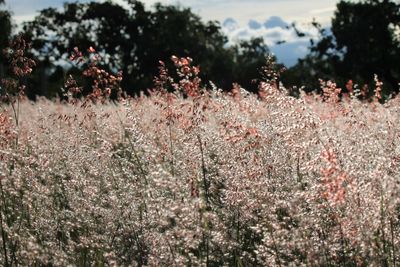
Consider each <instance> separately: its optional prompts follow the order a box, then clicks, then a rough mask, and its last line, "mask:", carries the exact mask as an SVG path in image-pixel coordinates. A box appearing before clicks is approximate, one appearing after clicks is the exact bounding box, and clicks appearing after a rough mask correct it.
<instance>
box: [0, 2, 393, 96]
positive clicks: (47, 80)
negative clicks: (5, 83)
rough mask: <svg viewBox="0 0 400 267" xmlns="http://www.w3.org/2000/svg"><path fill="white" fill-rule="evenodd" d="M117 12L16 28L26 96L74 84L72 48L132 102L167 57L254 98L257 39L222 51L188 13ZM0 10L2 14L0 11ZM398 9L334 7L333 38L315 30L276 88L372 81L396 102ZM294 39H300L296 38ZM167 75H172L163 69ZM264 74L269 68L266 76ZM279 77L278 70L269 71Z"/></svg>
mask: <svg viewBox="0 0 400 267" xmlns="http://www.w3.org/2000/svg"><path fill="white" fill-rule="evenodd" d="M125 2H126V4H127V5H126V6H124V7H122V6H120V5H118V4H115V3H112V2H110V1H106V2H102V3H99V2H87V3H65V4H64V8H63V9H62V10H58V9H55V8H47V9H43V10H41V11H39V13H38V14H37V15H36V17H35V18H34V19H33V20H31V21H28V22H25V23H24V24H23V25H22V34H23V36H24V38H25V39H26V40H27V41H28V42H30V43H31V47H30V50H29V53H30V54H31V55H32V56H33V57H34V58H35V61H36V67H35V71H34V72H33V73H32V75H31V76H30V78H27V81H26V83H28V86H27V94H28V96H29V97H30V98H34V97H35V96H36V95H41V96H46V97H50V98H51V97H56V96H59V95H60V94H61V91H62V88H63V86H64V83H65V81H66V79H67V77H68V75H69V74H74V75H78V76H79V73H81V72H82V69H81V66H79V65H74V64H71V62H70V61H69V56H70V54H71V52H73V51H74V48H75V47H79V48H80V49H85V48H89V47H94V48H96V50H97V52H98V53H99V54H100V55H101V56H102V61H101V64H102V66H101V67H102V68H104V69H106V70H107V71H110V72H118V71H122V73H123V79H122V81H121V86H122V88H123V89H124V90H125V91H126V92H127V93H128V94H130V95H135V94H138V93H139V92H141V91H145V90H146V89H148V88H151V87H152V84H153V78H154V76H155V75H156V74H157V70H158V66H159V61H160V60H161V61H163V62H166V63H167V66H168V64H169V62H170V60H169V58H170V57H171V56H172V55H177V56H183V57H191V58H193V61H194V62H195V64H198V65H200V68H201V73H202V74H201V75H202V76H201V78H203V79H204V80H207V81H208V80H210V81H213V82H214V83H215V84H216V85H217V86H218V87H221V88H223V89H225V90H229V89H231V88H232V83H234V82H237V83H239V84H240V85H241V86H242V87H244V88H246V89H247V90H249V91H252V92H256V91H257V79H259V78H260V77H261V76H260V72H262V70H263V66H265V64H266V58H267V57H268V56H269V55H270V50H269V48H268V46H267V45H266V44H265V42H264V40H263V39H262V38H254V39H252V40H250V41H241V42H239V43H238V44H236V45H231V46H228V38H227V36H225V35H224V34H223V32H222V30H221V26H220V24H219V23H218V22H215V21H208V22H203V21H202V20H201V18H200V17H199V16H197V15H196V14H194V13H193V12H192V11H191V10H190V9H189V8H184V7H179V6H173V5H162V4H156V5H155V6H154V8H153V9H151V10H148V9H146V8H145V5H144V3H142V2H140V1H137V0H125ZM4 3H5V1H4V0H0V5H1V4H4ZM399 21H400V5H399V4H398V3H396V2H395V1H390V0H365V1H359V2H354V1H352V2H350V1H340V2H339V3H338V4H337V7H336V11H335V13H334V17H333V19H332V27H331V31H327V30H326V29H324V28H322V27H321V25H319V24H318V23H317V22H315V21H314V22H312V24H313V25H314V27H316V28H317V29H318V30H319V33H320V39H319V40H317V41H313V40H310V52H309V54H308V55H307V56H306V57H305V58H302V59H299V61H298V63H297V64H296V65H294V66H293V67H291V68H287V69H286V70H285V71H284V72H282V73H280V72H279V73H280V76H281V77H279V80H280V81H281V82H282V83H283V85H284V86H285V87H287V88H288V89H291V88H292V89H293V90H292V91H293V92H294V94H295V93H296V87H297V88H299V87H303V89H304V90H306V91H313V90H319V82H318V79H325V80H327V79H330V80H334V81H336V83H337V84H338V85H339V86H340V87H342V88H344V90H346V86H345V85H346V84H347V83H348V82H349V80H352V82H353V83H354V84H358V85H359V86H360V88H361V89H362V90H364V91H366V95H368V94H370V93H371V92H372V89H373V88H372V82H373V77H374V74H377V75H378V77H379V78H380V80H382V81H383V82H384V94H385V95H386V96H388V95H389V94H396V93H398V91H399V86H398V81H400V65H399V64H398V63H397V62H399V59H400V58H399V57H400V47H399V40H400V25H399ZM13 27H14V26H13V24H12V14H10V12H9V11H7V10H4V9H2V10H0V28H1V29H2V34H1V35H0V48H1V49H2V50H3V49H5V48H6V47H7V46H8V43H9V42H10V40H11V38H12V32H13ZM299 35H300V36H301V35H302V33H300V32H299ZM8 66H9V62H8V60H7V58H6V57H5V56H4V55H3V54H2V53H1V55H0V78H4V77H5V76H7V72H8V71H9V70H8ZM169 66H170V67H171V66H172V63H171V65H169ZM267 67H270V66H267ZM273 67H274V68H276V69H279V70H280V69H282V67H283V66H279V65H274V66H273ZM80 82H82V84H89V82H88V81H86V80H85V78H84V77H82V78H81V80H80Z"/></svg>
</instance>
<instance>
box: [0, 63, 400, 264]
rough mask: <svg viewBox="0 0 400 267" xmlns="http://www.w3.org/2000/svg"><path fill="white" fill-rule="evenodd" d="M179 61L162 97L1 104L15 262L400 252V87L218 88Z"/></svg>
mask: <svg viewBox="0 0 400 267" xmlns="http://www.w3.org/2000/svg"><path fill="white" fill-rule="evenodd" d="M172 60H173V61H174V63H175V65H176V67H177V68H178V74H177V75H178V77H179V80H178V81H173V80H172V78H171V77H170V76H169V74H168V72H167V70H166V69H165V68H164V66H163V63H162V65H161V67H160V75H159V77H158V78H157V79H156V80H155V88H154V90H153V91H152V92H151V93H150V95H148V96H141V97H138V98H122V97H121V98H120V99H119V100H118V101H110V100H108V99H107V98H106V97H107V96H108V95H110V93H111V92H110V91H107V90H103V89H102V87H101V83H99V82H98V83H95V86H94V93H93V94H92V95H91V97H89V98H86V99H82V100H79V101H78V100H74V101H49V100H38V101H37V102H35V103H31V102H29V101H26V100H25V101H24V100H22V99H20V98H19V97H18V96H17V97H16V98H15V99H13V100H12V101H9V102H8V104H7V103H4V104H2V105H1V106H0V226H1V227H0V262H1V263H2V264H1V265H3V266H396V265H398V264H399V262H400V195H399V193H400V124H399V123H398V122H399V121H400V98H399V97H395V98H392V99H390V100H388V101H386V102H385V103H384V104H382V103H380V102H379V101H378V100H379V96H380V95H379V92H380V86H381V84H380V83H379V82H377V89H376V96H375V98H374V99H372V100H370V101H366V100H364V101H361V100H359V99H358V98H357V97H356V96H355V93H352V92H351V90H350V94H348V95H346V96H345V95H343V96H342V97H341V98H339V93H340V89H338V88H336V85H335V84H334V83H331V82H327V83H323V84H322V86H323V89H324V90H323V91H324V94H323V95H322V96H319V95H316V94H308V95H307V94H301V96H300V97H299V98H294V97H291V96H288V94H287V92H286V90H285V88H277V86H276V84H274V83H273V82H271V83H268V82H264V83H261V84H260V93H259V95H254V94H249V93H247V92H246V91H245V90H243V89H241V88H240V87H239V86H238V85H235V86H234V89H233V90H232V91H231V92H230V93H224V92H222V91H221V90H219V89H217V88H211V89H210V90H205V87H204V86H203V85H202V83H201V80H200V79H199V78H198V77H197V74H198V72H199V69H198V68H196V67H192V66H191V65H190V59H186V58H177V57H173V58H172ZM94 68H95V66H94V65H91V71H90V70H89V71H88V72H87V75H92V74H93V73H97V74H95V75H102V79H103V80H104V77H106V78H107V79H111V80H112V81H113V82H115V81H116V80H118V78H115V77H114V76H112V75H109V74H107V73H105V72H101V70H100V71H94V70H97V69H94ZM96 77H98V76H96ZM68 84H69V85H70V86H66V87H67V89H68V90H69V92H70V93H71V94H73V93H74V92H76V90H77V87H75V84H74V82H73V80H69V83H68ZM111 84H112V83H111ZM171 88H172V89H174V90H169V89H171ZM111 89H112V88H111ZM111 89H110V90H111ZM167 89H168V90H167ZM70 96H71V95H70ZM98 99H101V101H99V100H98Z"/></svg>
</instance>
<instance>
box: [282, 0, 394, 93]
mask: <svg viewBox="0 0 400 267" xmlns="http://www.w3.org/2000/svg"><path fill="white" fill-rule="evenodd" d="M399 23H400V5H399V4H398V3H396V2H395V1H390V0H365V1H358V2H354V1H340V2H339V3H338V4H337V9H336V11H335V14H334V17H333V19H332V29H331V32H332V33H327V32H326V31H325V29H322V28H321V26H320V25H319V24H318V23H315V22H314V26H316V27H317V28H318V29H319V31H320V33H321V39H320V40H319V41H318V42H316V43H312V45H311V53H310V54H309V55H308V56H307V57H306V58H304V59H302V60H300V61H299V63H298V64H297V65H296V66H294V67H293V68H291V69H290V70H289V71H288V73H286V74H285V81H286V83H287V84H293V83H296V82H298V83H300V84H304V85H307V86H308V87H314V88H313V89H315V86H316V82H317V78H323V79H326V78H329V79H335V80H336V82H338V83H339V84H341V86H342V87H344V86H343V85H344V83H345V82H346V81H348V80H349V79H352V80H353V81H355V82H357V83H359V84H360V85H362V84H368V83H370V82H371V81H372V80H373V76H374V74H377V75H378V76H379V78H380V79H382V80H383V81H384V83H385V85H386V90H387V92H386V93H389V92H395V93H398V90H399V88H398V82H399V81H400V65H399V64H398V62H399V60H400V46H399V45H400V43H399V38H398V37H399V29H400V28H399Z"/></svg>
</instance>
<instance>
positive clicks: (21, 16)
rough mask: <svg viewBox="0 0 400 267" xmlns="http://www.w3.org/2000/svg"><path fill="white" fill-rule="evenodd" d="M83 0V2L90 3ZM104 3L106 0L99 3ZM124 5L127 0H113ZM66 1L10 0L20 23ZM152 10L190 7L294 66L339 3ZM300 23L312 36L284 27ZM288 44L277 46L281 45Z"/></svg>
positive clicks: (258, 0) (202, 0)
mask: <svg viewBox="0 0 400 267" xmlns="http://www.w3.org/2000/svg"><path fill="white" fill-rule="evenodd" d="M88 1H89V0H80V1H79V2H88ZM98 1H103V0H98ZM112 1H113V2H115V3H119V4H122V5H123V4H124V1H123V0H112ZM63 2H65V0H6V8H7V9H9V10H11V11H12V12H13V15H14V20H15V21H16V23H20V22H22V21H26V20H29V19H32V18H33V17H34V15H35V13H36V12H37V11H38V10H41V9H43V8H47V7H50V6H51V7H57V8H61V7H62V5H63ZM142 2H144V3H145V4H146V5H147V6H148V7H149V8H150V7H151V6H152V5H153V4H154V3H156V2H161V3H163V4H179V5H181V6H184V7H190V8H191V9H192V11H193V12H194V13H196V14H198V15H199V16H200V17H201V18H202V19H203V21H209V20H216V21H219V22H220V23H221V25H223V31H224V32H225V34H227V35H228V37H229V39H230V40H231V42H232V43H234V42H235V41H238V40H243V39H244V40H249V39H250V38H252V37H258V36H262V37H264V40H265V41H266V43H267V44H268V46H269V48H270V50H271V51H272V52H273V53H274V54H275V55H276V56H277V57H278V60H279V61H280V62H283V63H285V64H286V65H287V66H291V65H293V64H295V63H296V61H297V59H298V58H301V57H303V56H304V55H305V54H306V53H307V51H308V50H307V49H308V45H309V38H310V37H311V38H316V32H315V31H313V29H312V28H311V27H310V26H309V25H310V22H311V21H312V20H313V18H315V19H316V20H317V21H318V22H319V23H321V24H322V26H323V27H327V28H329V25H330V21H331V18H332V16H333V13H334V10H335V6H336V3H337V2H339V1H338V0H181V1H179V0H143V1H142ZM292 22H296V24H297V25H298V27H299V28H301V29H302V30H303V31H305V32H306V33H308V37H307V38H302V39H299V38H298V37H297V36H296V34H295V32H294V30H293V29H292V30H290V29H289V30H288V29H286V28H285V27H284V26H285V25H290V24H291V23H292ZM280 41H285V42H284V43H283V44H280V45H277V42H280Z"/></svg>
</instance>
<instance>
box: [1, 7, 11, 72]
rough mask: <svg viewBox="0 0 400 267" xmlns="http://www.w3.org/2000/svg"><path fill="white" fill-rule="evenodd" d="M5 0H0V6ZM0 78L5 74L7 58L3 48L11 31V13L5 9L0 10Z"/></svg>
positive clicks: (6, 45)
mask: <svg viewBox="0 0 400 267" xmlns="http://www.w3.org/2000/svg"><path fill="white" fill-rule="evenodd" d="M4 4H5V1H4V0H0V6H1V5H4ZM0 29H1V34H0V79H1V78H3V77H4V75H5V67H6V65H7V59H6V58H5V55H4V53H3V50H4V49H5V48H7V47H8V45H9V42H10V37H11V31H12V23H11V14H10V12H8V11H7V10H0Z"/></svg>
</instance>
